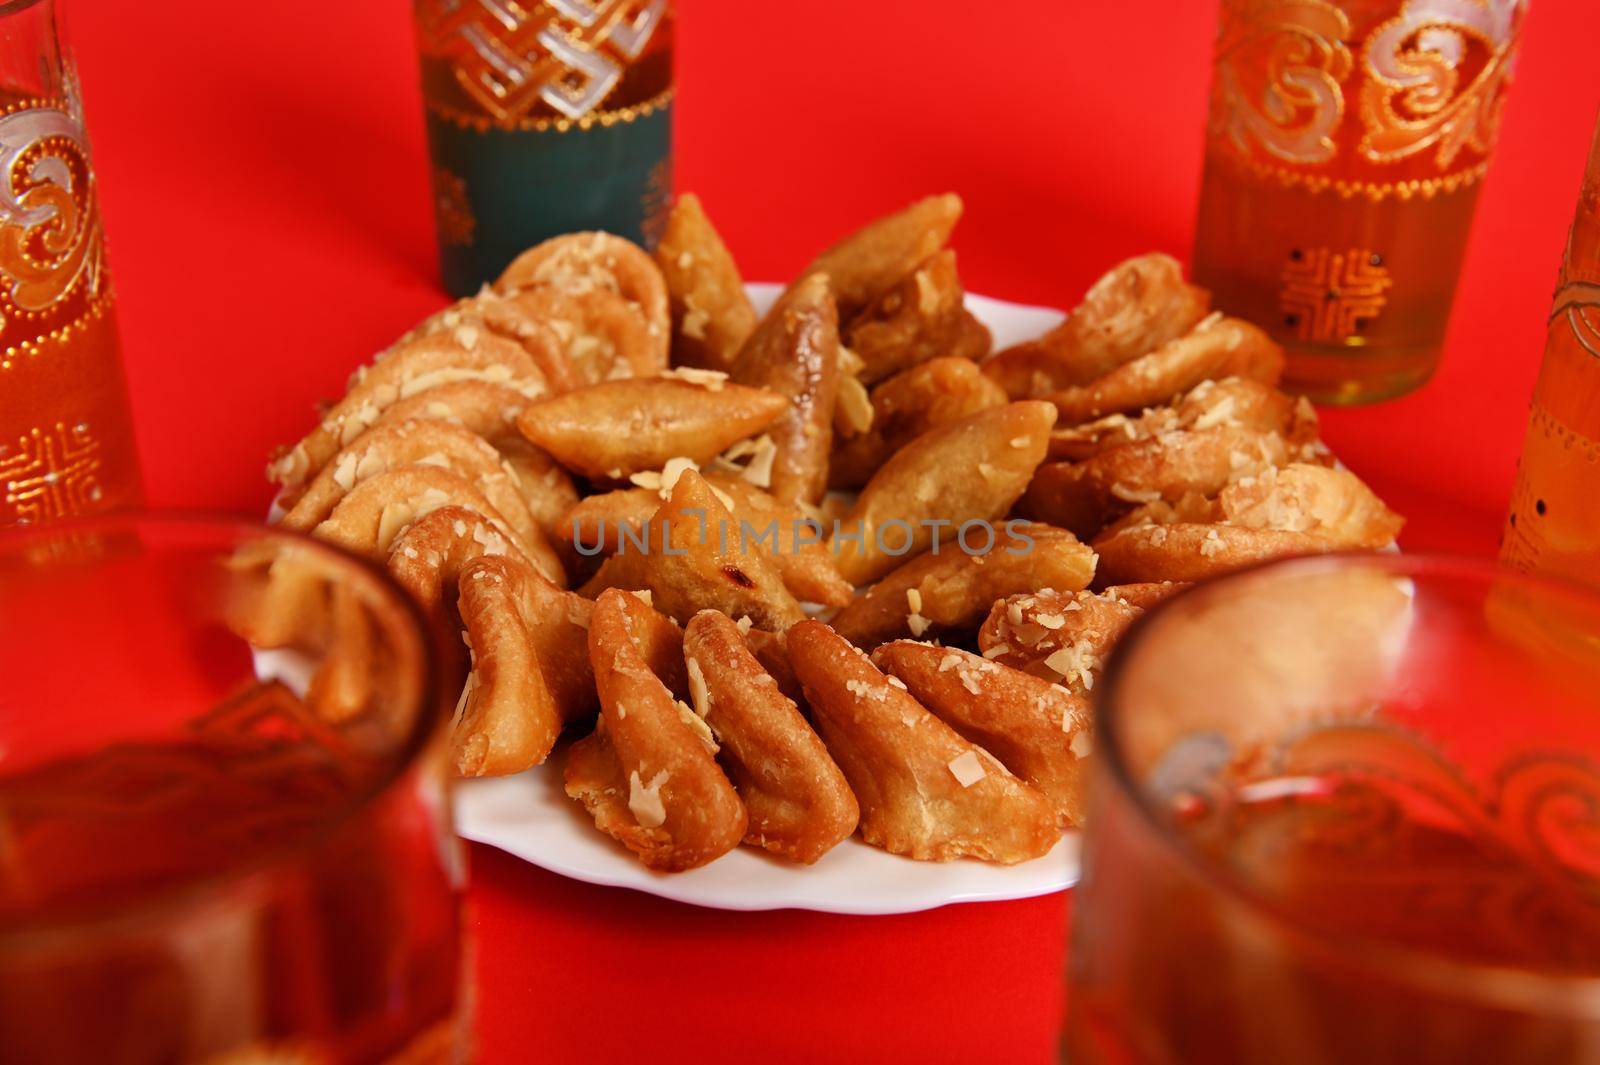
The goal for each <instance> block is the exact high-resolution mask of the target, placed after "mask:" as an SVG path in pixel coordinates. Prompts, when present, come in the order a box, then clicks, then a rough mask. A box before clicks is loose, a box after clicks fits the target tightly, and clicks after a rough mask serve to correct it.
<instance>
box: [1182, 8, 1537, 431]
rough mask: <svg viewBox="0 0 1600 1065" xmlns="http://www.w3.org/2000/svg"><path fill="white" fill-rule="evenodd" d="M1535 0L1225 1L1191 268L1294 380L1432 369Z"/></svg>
mask: <svg viewBox="0 0 1600 1065" xmlns="http://www.w3.org/2000/svg"><path fill="white" fill-rule="evenodd" d="M1526 9H1527V0H1223V3H1222V24H1221V28H1220V31H1219V33H1218V37H1217V44H1216V60H1215V62H1216V65H1215V71H1214V74H1213V79H1214V80H1213V83H1212V90H1211V115H1210V121H1209V127H1208V132H1207V138H1206V165H1205V177H1204V180H1203V183H1202V185H1201V192H1200V217H1199V224H1198V228H1197V231H1196V237H1195V252H1194V274H1195V279H1196V281H1197V282H1198V283H1199V284H1202V285H1205V286H1206V287H1208V288H1210V289H1211V290H1212V292H1213V293H1214V294H1215V303H1216V306H1217V307H1219V308H1221V309H1222V310H1225V311H1227V312H1228V313H1229V314H1235V315H1239V316H1240V317H1243V318H1248V319H1250V320H1251V321H1254V322H1256V323H1257V324H1259V325H1261V326H1262V327H1263V328H1265V329H1267V330H1268V331H1270V332H1271V333H1272V334H1273V336H1274V337H1275V338H1277V339H1278V340H1279V342H1281V343H1282V344H1283V345H1284V346H1285V347H1286V348H1287V349H1288V353H1289V365H1288V370H1287V373H1286V377H1285V380H1286V383H1287V387H1290V388H1292V389H1294V390H1296V391H1300V392H1304V393H1306V394H1307V395H1309V396H1311V398H1313V399H1315V400H1317V401H1319V402H1329V403H1361V402H1367V401H1371V400H1378V399H1384V398H1387V397H1390V396H1395V395H1399V394H1400V393H1402V392H1406V391H1409V390H1411V389H1413V388H1416V387H1417V386H1418V385H1420V384H1422V383H1423V382H1424V381H1425V380H1427V378H1428V377H1429V375H1431V374H1432V373H1433V370H1434V368H1435V366H1437V364H1438V361H1439V354H1440V347H1441V345H1442V344H1443V343H1444V337H1445V327H1446V324H1447V322H1448V320H1449V317H1450V308H1451V304H1452V303H1453V302H1454V300H1455V292H1456V284H1457V281H1458V280H1459V279H1460V275H1461V266H1462V260H1463V257H1464V256H1465V254H1466V248H1467V234H1468V230H1469V229H1470V227H1471V224H1472V216H1473V213H1474V211H1475V210H1476V208H1477V204H1478V193H1479V190H1480V188H1481V183H1482V179H1483V176H1484V172H1485V170H1487V168H1488V165H1489V155H1490V153H1491V151H1492V150H1493V148H1494V142H1495V138H1496V136H1497V134H1498V132H1499V127H1500V118H1501V112H1502V110H1503V107H1504V102H1505V91H1506V87H1507V85H1508V83H1509V82H1510V80H1511V72H1512V66H1513V61H1514V59H1515V56H1516V48H1517V39H1518V35H1519V33H1520V32H1521V29H1522V20H1523V17H1524V14H1525V12H1526Z"/></svg>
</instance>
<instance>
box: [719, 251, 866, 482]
mask: <svg viewBox="0 0 1600 1065" xmlns="http://www.w3.org/2000/svg"><path fill="white" fill-rule="evenodd" d="M731 373H732V377H733V380H735V381H737V382H739V383H740V384H743V385H749V386H750V387H752V388H763V389H766V390H767V391H769V392H773V393H776V394H777V395H780V396H783V397H784V398H785V399H787V400H788V401H789V406H788V409H787V410H785V411H784V412H783V414H782V415H781V416H780V417H779V418H778V419H777V420H776V421H775V422H773V423H772V425H771V427H770V428H769V429H768V432H769V433H770V434H771V436H772V440H773V443H774V444H776V445H777V449H778V450H777V455H776V457H775V459H774V461H773V464H772V477H771V481H770V483H769V485H768V486H767V490H768V491H769V492H771V493H772V496H773V498H774V499H777V500H779V501H780V502H783V503H796V502H801V501H804V502H807V503H815V502H817V501H818V500H820V499H821V498H822V494H823V493H824V492H825V491H827V488H828V455H829V453H830V452H831V451H832V450H833V405H834V400H835V397H837V395H838V390H839V315H838V311H837V310H836V309H835V308H834V304H833V295H832V293H831V292H830V291H829V290H828V278H827V275H825V274H813V275H811V276H810V277H806V278H803V279H801V280H800V281H798V282H796V283H795V285H794V287H792V288H790V289H789V291H787V292H785V293H784V294H783V295H782V296H781V297H780V298H779V300H778V302H777V303H775V304H773V307H772V309H771V310H770V311H768V312H767V315H766V317H765V318H763V319H762V320H761V324H760V325H758V326H756V331H755V332H754V333H752V334H751V335H750V339H749V340H747V341H746V342H745V345H744V347H743V348H741V349H739V354H738V355H737V356H736V357H735V358H734V361H733V369H732V371H731Z"/></svg>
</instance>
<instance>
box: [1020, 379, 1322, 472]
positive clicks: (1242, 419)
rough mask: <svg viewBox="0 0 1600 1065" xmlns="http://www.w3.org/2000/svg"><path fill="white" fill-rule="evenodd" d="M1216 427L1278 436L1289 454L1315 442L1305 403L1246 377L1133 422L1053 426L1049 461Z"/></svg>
mask: <svg viewBox="0 0 1600 1065" xmlns="http://www.w3.org/2000/svg"><path fill="white" fill-rule="evenodd" d="M1218 426H1226V427H1228V428H1232V429H1254V430H1256V431H1257V432H1262V433H1277V434H1279V435H1280V436H1282V437H1283V438H1284V440H1285V442H1286V443H1289V444H1290V446H1291V450H1301V451H1303V450H1304V447H1305V445H1307V444H1309V443H1311V442H1312V441H1315V440H1316V438H1317V412H1316V411H1315V410H1314V409H1313V408H1312V406H1311V404H1310V403H1309V402H1308V401H1307V400H1306V399H1305V398H1304V397H1301V398H1300V399H1299V400H1296V399H1294V398H1293V397H1292V396H1288V395H1285V394H1284V393H1282V392H1280V391H1278V390H1277V389H1276V388H1274V387H1273V386H1272V385H1269V384H1265V383H1263V382H1261V381H1252V380H1251V379H1250V378H1248V377H1224V378H1222V379H1221V380H1218V381H1211V380H1206V381H1201V382H1200V383H1199V384H1198V385H1195V386H1194V388H1192V389H1190V390H1189V391H1188V392H1186V393H1184V394H1183V395H1182V396H1179V397H1178V398H1177V399H1176V400H1174V401H1173V402H1172V403H1170V404H1168V405H1167V406H1163V407H1150V408H1147V409H1146V410H1145V411H1143V412H1142V413H1140V414H1138V415H1135V416H1132V417H1130V416H1128V415H1126V414H1108V415H1106V416H1105V417H1103V418H1097V419H1096V420H1094V421H1092V422H1083V423H1080V424H1078V425H1065V426H1063V425H1058V426H1056V428H1055V429H1053V430H1051V432H1050V460H1051V461H1052V462H1079V461H1082V460H1083V459H1087V458H1093V457H1094V456H1095V455H1098V454H1100V453H1101V452H1104V451H1109V450H1110V449H1112V448H1116V447H1125V446H1127V445H1129V444H1134V443H1139V442H1142V441H1147V440H1152V439H1154V438H1156V437H1159V436H1161V435H1163V434H1165V433H1170V432H1175V431H1177V430H1180V429H1212V428H1216V427H1218ZM1307 461H1309V460H1307Z"/></svg>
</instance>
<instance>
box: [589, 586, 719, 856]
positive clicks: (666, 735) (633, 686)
mask: <svg viewBox="0 0 1600 1065" xmlns="http://www.w3.org/2000/svg"><path fill="white" fill-rule="evenodd" d="M648 609H649V608H648V607H646V606H645V605H644V603H643V602H641V601H640V600H639V599H637V598H635V597H634V596H633V595H631V594H629V593H627V592H622V591H616V590H612V591H608V592H605V593H604V594H602V595H601V596H600V598H599V600H598V601H597V602H596V603H595V607H594V615H593V617H592V618H591V619H590V622H589V659H590V662H591V664H592V666H593V668H594V679H595V687H596V689H597V691H598V693H599V696H600V721H599V724H597V725H596V726H595V731H594V733H593V735H591V736H589V737H588V738H587V739H584V740H580V741H579V742H577V743H575V744H573V746H572V749H571V751H570V752H569V754H568V755H567V769H566V790H567V794H568V795H570V796H571V797H572V798H574V799H576V800H578V801H579V802H581V803H582V804H583V806H584V808H585V809H587V810H588V811H589V814H590V816H591V817H593V818H594V822H595V825H596V826H597V827H598V828H599V829H600V830H601V831H602V832H604V833H606V834H607V835H609V836H611V837H613V838H615V839H616V840H618V841H619V842H621V843H622V844H623V845H624V846H625V847H627V848H628V849H629V850H631V851H633V852H634V853H635V854H637V855H638V856H639V859H640V860H641V861H642V862H644V864H645V865H647V866H649V867H650V868H652V869H660V870H662V871H666V872H677V871H680V870H684V869H693V868H695V867H696V866H700V865H704V864H705V863H707V862H709V861H712V860H714V859H716V858H719V857H721V856H722V855H723V854H726V853H727V852H728V851H730V850H732V849H733V848H734V847H736V846H738V844H739V841H740V840H741V839H743V838H744V835H745V829H746V827H747V825H748V819H747V817H746V814H745V808H744V804H743V803H742V802H740V801H739V795H738V793H737V792H736V791H735V790H734V787H733V785H732V784H731V783H730V782H729V781H728V778H727V777H726V776H725V775H723V772H722V770H721V769H719V768H718V767H717V763H716V759H715V758H714V754H715V752H716V749H717V745H716V742H715V741H714V740H713V739H712V737H711V730H710V729H709V728H707V727H706V723H705V722H704V721H703V720H701V719H700V717H699V716H698V715H697V714H696V713H695V712H694V711H693V710H692V709H690V708H689V707H687V706H685V705H684V704H683V703H681V702H679V701H677V700H675V699H673V697H672V693H671V692H670V691H669V690H668V689H667V687H666V685H664V684H662V683H661V681H660V680H659V679H658V678H657V677H656V676H655V674H653V673H652V672H651V671H650V669H649V666H648V664H647V662H646V660H645V658H644V656H642V655H641V654H640V653H639V649H638V647H637V646H636V645H635V642H634V639H635V637H634V634H633V629H634V622H633V615H634V614H637V613H640V612H643V611H645V610H648Z"/></svg>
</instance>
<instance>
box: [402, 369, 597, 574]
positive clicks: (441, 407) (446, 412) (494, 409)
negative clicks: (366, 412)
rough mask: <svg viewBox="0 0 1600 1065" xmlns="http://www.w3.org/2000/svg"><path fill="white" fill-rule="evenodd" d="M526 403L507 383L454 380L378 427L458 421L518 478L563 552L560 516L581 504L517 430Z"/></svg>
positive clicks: (559, 471) (552, 463) (406, 403)
mask: <svg viewBox="0 0 1600 1065" xmlns="http://www.w3.org/2000/svg"><path fill="white" fill-rule="evenodd" d="M527 402H528V400H527V397H525V396H523V395H522V394H521V393H520V392H517V391H516V390H515V389H511V388H507V387H506V386H505V385H494V384H489V383H488V382H486V381H455V382H452V383H450V384H447V385H439V386H438V387H437V388H430V389H428V390H427V391H426V392H418V393H417V394H416V395H414V396H410V397H408V398H406V399H402V400H401V401H400V402H398V403H396V404H395V405H394V406H392V407H390V408H389V409H388V410H386V411H384V412H383V414H382V415H381V416H380V417H379V418H378V422H377V424H378V425H380V426H381V425H392V424H394V423H395V422H403V421H411V420H414V419H418V418H429V419H432V420H434V421H446V422H454V423H455V424H457V425H460V426H461V427H462V428H463V429H466V430H467V431H468V432H471V433H476V434H477V435H478V436H481V437H483V439H484V440H486V441H488V443H489V446H490V447H492V448H494V449H495V450H496V451H498V452H499V453H500V457H501V458H502V459H504V460H505V465H506V466H507V467H509V468H510V470H511V473H512V474H513V475H515V477H516V479H517V487H518V490H519V491H520V492H521V493H522V498H523V501H524V502H525V503H527V505H528V510H529V511H530V512H531V513H532V514H533V520H534V521H535V522H537V523H538V525H539V528H540V529H542V530H543V531H544V533H545V536H546V538H547V539H549V540H550V541H551V544H552V546H554V547H555V548H556V550H557V551H558V552H559V551H560V550H561V546H562V545H561V544H560V542H559V541H560V536H559V530H560V528H561V524H560V522H561V517H562V515H564V514H566V512H567V511H569V510H571V509H572V508H573V506H575V505H576V504H577V502H578V489H577V488H576V487H575V486H574V485H573V483H572V477H571V476H570V475H568V473H567V471H566V470H565V469H563V468H562V467H561V464H560V463H558V462H557V461H556V460H555V459H553V458H551V457H550V456H549V455H548V454H546V453H545V452H543V451H541V450H539V449H538V448H536V447H534V446H533V445H532V444H530V443H528V441H527V440H526V439H524V438H523V436H522V434H521V433H519V432H518V431H517V415H519V414H521V413H522V408H523V407H524V406H525V405H526V404H527Z"/></svg>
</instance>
